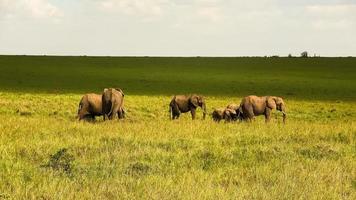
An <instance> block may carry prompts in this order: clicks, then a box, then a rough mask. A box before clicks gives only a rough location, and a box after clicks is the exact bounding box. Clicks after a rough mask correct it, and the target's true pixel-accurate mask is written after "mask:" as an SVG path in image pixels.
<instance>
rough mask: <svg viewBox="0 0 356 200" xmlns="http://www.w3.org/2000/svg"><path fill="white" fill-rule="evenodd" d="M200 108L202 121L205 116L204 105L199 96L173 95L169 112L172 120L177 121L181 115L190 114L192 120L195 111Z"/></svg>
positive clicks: (202, 99)
mask: <svg viewBox="0 0 356 200" xmlns="http://www.w3.org/2000/svg"><path fill="white" fill-rule="evenodd" d="M198 107H201V108H202V109H203V119H205V116H206V104H205V100H204V97H203V96H200V95H196V94H193V95H175V96H174V97H173V98H172V100H171V102H170V104H169V112H170V118H171V119H172V120H174V119H178V118H179V116H180V114H181V113H187V112H190V113H191V115H192V119H193V120H194V119H195V116H196V109H197V108H198Z"/></svg>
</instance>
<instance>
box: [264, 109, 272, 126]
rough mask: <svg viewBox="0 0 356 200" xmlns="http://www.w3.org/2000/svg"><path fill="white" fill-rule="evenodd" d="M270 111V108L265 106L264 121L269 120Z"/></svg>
mask: <svg viewBox="0 0 356 200" xmlns="http://www.w3.org/2000/svg"><path fill="white" fill-rule="evenodd" d="M271 112H272V110H271V109H270V108H266V111H265V122H266V123H268V122H269V121H270V120H271Z"/></svg>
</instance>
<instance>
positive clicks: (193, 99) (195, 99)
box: [189, 95, 199, 107]
mask: <svg viewBox="0 0 356 200" xmlns="http://www.w3.org/2000/svg"><path fill="white" fill-rule="evenodd" d="M189 101H190V103H191V104H193V105H194V106H195V107H198V106H199V97H198V96H197V95H193V96H191V97H190V99H189Z"/></svg>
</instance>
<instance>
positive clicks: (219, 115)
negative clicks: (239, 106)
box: [211, 108, 238, 122]
mask: <svg viewBox="0 0 356 200" xmlns="http://www.w3.org/2000/svg"><path fill="white" fill-rule="evenodd" d="M237 114H238V113H237V112H236V111H235V110H233V109H230V108H219V109H215V110H214V111H213V113H212V114H211V115H212V117H213V120H214V121H216V122H220V121H221V120H222V119H224V120H225V122H230V121H233V120H234V119H236V118H237Z"/></svg>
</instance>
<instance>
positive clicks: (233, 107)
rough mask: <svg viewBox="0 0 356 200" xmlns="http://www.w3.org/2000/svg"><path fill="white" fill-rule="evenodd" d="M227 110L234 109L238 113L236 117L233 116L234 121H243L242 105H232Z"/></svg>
mask: <svg viewBox="0 0 356 200" xmlns="http://www.w3.org/2000/svg"><path fill="white" fill-rule="evenodd" d="M226 108H227V109H232V110H234V111H235V112H236V115H234V116H233V118H232V120H233V121H236V120H238V119H239V120H240V121H242V111H241V109H240V105H238V104H235V103H232V104H229V105H227V106H226Z"/></svg>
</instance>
